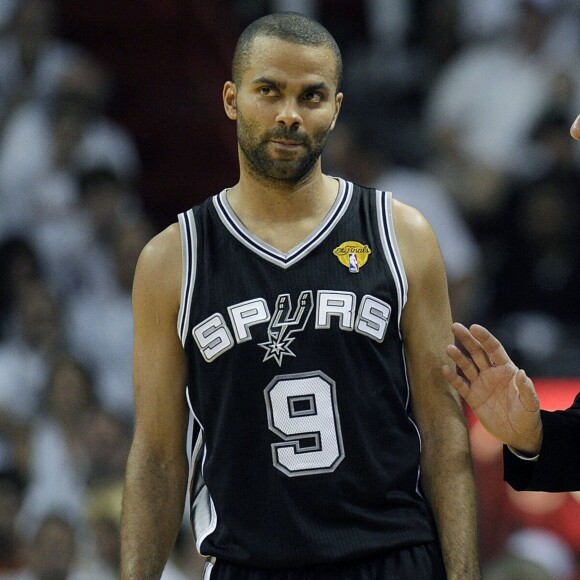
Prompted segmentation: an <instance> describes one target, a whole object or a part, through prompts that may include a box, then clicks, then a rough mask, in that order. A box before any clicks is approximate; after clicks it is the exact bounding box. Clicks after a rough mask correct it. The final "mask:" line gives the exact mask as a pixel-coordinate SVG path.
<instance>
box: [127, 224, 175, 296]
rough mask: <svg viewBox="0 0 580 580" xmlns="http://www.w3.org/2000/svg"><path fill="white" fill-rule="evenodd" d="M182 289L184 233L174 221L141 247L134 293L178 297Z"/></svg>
mask: <svg viewBox="0 0 580 580" xmlns="http://www.w3.org/2000/svg"><path fill="white" fill-rule="evenodd" d="M180 290H181V234H180V231H179V225H178V224H177V223H174V224H172V225H170V226H169V227H168V228H166V229H165V230H163V231H162V232H161V233H159V234H157V235H156V236H155V237H153V238H152V239H151V240H150V241H149V242H148V243H147V244H146V245H145V247H144V248H143V250H142V251H141V255H140V256H139V261H138V262H137V269H136V272H135V283H134V289H133V292H134V294H136V293H145V292H146V293H148V294H151V295H153V296H156V297H158V298H164V299H169V300H171V301H173V300H174V299H175V300H177V301H179V295H180Z"/></svg>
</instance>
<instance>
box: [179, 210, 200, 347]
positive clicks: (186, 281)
mask: <svg viewBox="0 0 580 580" xmlns="http://www.w3.org/2000/svg"><path fill="white" fill-rule="evenodd" d="M178 217H179V229H180V232H181V258H182V273H181V303H180V305H179V314H178V317H177V332H178V334H179V338H180V340H181V344H183V345H184V346H185V340H186V338H187V328H188V326H189V314H190V309H191V303H192V294H193V287H194V285H195V276H196V267H197V264H196V256H197V252H196V250H197V232H196V228H195V219H194V217H193V211H192V210H189V211H187V212H185V213H181V214H179V216H178Z"/></svg>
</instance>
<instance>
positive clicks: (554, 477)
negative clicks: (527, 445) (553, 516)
mask: <svg viewBox="0 0 580 580" xmlns="http://www.w3.org/2000/svg"><path fill="white" fill-rule="evenodd" d="M541 416H542V424H543V427H544V439H543V442H542V448H541V450H540V457H539V459H538V461H536V462H534V461H524V460H523V459H519V458H518V457H516V456H515V455H514V454H513V453H511V452H510V451H509V449H507V447H505V446H504V479H505V481H507V482H508V483H509V484H510V485H511V486H512V487H513V488H514V489H515V490H517V491H522V490H527V491H578V490H580V461H578V459H580V393H579V394H578V395H577V396H576V399H575V401H574V404H573V405H572V407H570V409H567V410H566V411H552V412H550V411H541Z"/></svg>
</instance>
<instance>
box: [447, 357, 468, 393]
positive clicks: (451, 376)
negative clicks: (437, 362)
mask: <svg viewBox="0 0 580 580" xmlns="http://www.w3.org/2000/svg"><path fill="white" fill-rule="evenodd" d="M441 374H442V375H443V378H444V379H445V380H446V381H447V382H448V383H449V384H450V385H451V386H452V387H453V388H454V389H455V390H456V391H457V392H458V393H459V394H460V395H461V397H463V398H464V399H467V397H468V396H469V383H468V382H467V381H466V380H465V379H463V378H461V376H459V374H458V373H457V372H456V371H455V370H453V369H452V368H451V367H450V366H449V365H443V367H442V368H441Z"/></svg>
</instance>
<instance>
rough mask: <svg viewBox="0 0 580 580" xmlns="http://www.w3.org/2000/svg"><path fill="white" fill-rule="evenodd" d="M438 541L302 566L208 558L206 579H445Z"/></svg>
mask: <svg viewBox="0 0 580 580" xmlns="http://www.w3.org/2000/svg"><path fill="white" fill-rule="evenodd" d="M446 578H447V574H446V573H445V566H444V565H443V557H442V555H441V550H440V548H439V545H438V544H435V543H431V544H424V545H421V546H411V547H409V548H405V549H402V550H398V551H396V552H388V553H383V554H379V555H374V556H369V557H367V558H364V559H360V560H352V561H348V562H341V563H340V564H324V565H318V566H308V567H303V568H276V569H266V568H250V567H245V566H240V565H238V564H232V563H229V562H225V561H224V560H217V561H215V562H214V561H213V560H208V561H207V562H206V565H205V568H204V573H203V580H391V579H392V580H446Z"/></svg>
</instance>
